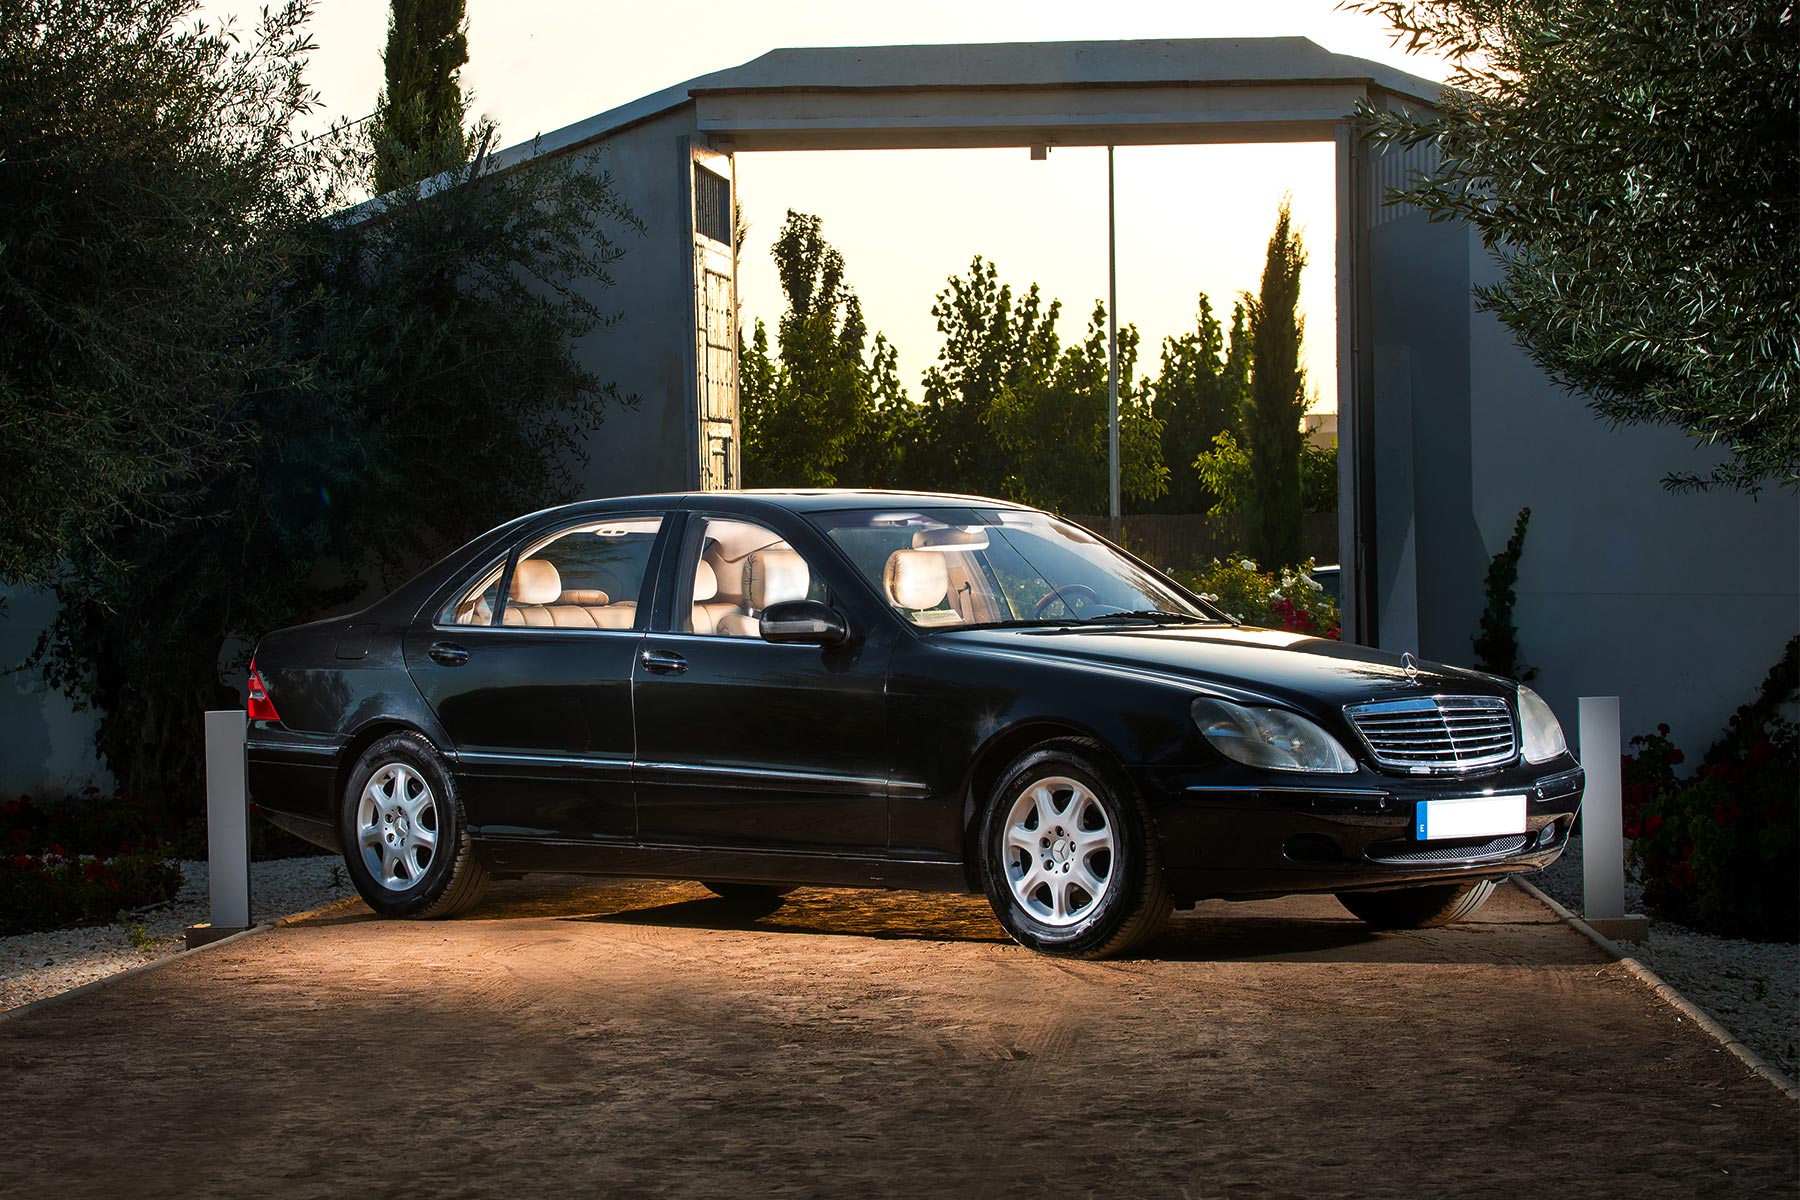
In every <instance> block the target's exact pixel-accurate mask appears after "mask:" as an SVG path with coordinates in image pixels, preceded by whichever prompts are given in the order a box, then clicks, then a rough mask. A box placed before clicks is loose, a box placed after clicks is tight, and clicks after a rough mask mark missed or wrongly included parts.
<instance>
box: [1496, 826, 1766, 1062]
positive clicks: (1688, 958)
mask: <svg viewBox="0 0 1800 1200" xmlns="http://www.w3.org/2000/svg"><path fill="white" fill-rule="evenodd" d="M1526 878H1527V879H1529V880H1530V881H1531V882H1532V883H1534V884H1536V885H1537V886H1538V887H1540V888H1542V889H1543V890H1544V891H1545V892H1546V893H1548V894H1549V895H1551V896H1554V897H1555V898H1556V899H1557V900H1558V901H1559V902H1560V903H1561V904H1562V905H1563V906H1564V907H1566V908H1567V909H1569V910H1570V911H1571V912H1575V913H1579V912H1581V886H1582V885H1581V839H1580V838H1578V837H1577V838H1570V839H1569V848H1568V850H1567V851H1566V852H1565V853H1564V854H1563V856H1562V857H1561V858H1559V859H1557V860H1556V862H1555V863H1553V864H1552V865H1551V867H1550V869H1549V870H1547V871H1543V872H1541V873H1539V874H1537V875H1528V876H1526ZM1625 911H1627V912H1643V911H1644V891H1643V889H1642V888H1640V887H1639V886H1638V885H1637V884H1635V883H1633V882H1632V881H1631V879H1629V878H1627V879H1626V880H1625ZM1636 954H1637V957H1638V959H1639V960H1641V961H1642V962H1643V963H1644V965H1645V966H1647V967H1649V968H1650V969H1651V970H1653V971H1655V972H1656V973H1657V974H1658V975H1661V976H1662V977H1663V979H1665V980H1667V981H1668V983H1669V985H1670V986H1671V987H1673V988H1674V989H1675V990H1676V991H1678V992H1680V993H1681V994H1682V995H1684V996H1686V997H1687V998H1688V999H1689V1000H1692V1001H1693V1002H1694V1003H1695V1004H1697V1005H1699V1006H1700V1007H1701V1008H1702V1009H1704V1010H1705V1011H1706V1012H1707V1013H1709V1014H1711V1016H1712V1017H1713V1019H1714V1020H1716V1021H1718V1022H1719V1024H1721V1025H1723V1026H1724V1027H1725V1028H1727V1029H1729V1030H1731V1032H1732V1033H1734V1034H1736V1035H1737V1037H1738V1040H1740V1041H1742V1042H1743V1043H1744V1044H1745V1045H1746V1046H1749V1047H1750V1048H1751V1049H1752V1050H1755V1051H1756V1052H1757V1053H1758V1054H1760V1055H1762V1056H1763V1058H1764V1059H1766V1060H1767V1061H1768V1062H1769V1063H1770V1064H1771V1065H1773V1066H1775V1067H1778V1068H1780V1069H1781V1070H1782V1071H1784V1072H1785V1073H1786V1074H1787V1076H1788V1078H1789V1079H1800V945H1793V944H1790V943H1786V942H1746V941H1742V940H1740V939H1737V938H1722V937H1714V936H1713V935H1711V934H1707V933H1696V932H1695V931H1694V930H1692V929H1688V928H1685V927H1684V926H1681V925H1677V924H1675V923H1674V922H1672V921H1663V920H1654V921H1652V922H1651V925H1650V938H1649V940H1648V941H1645V942H1640V943H1637V945H1636Z"/></svg>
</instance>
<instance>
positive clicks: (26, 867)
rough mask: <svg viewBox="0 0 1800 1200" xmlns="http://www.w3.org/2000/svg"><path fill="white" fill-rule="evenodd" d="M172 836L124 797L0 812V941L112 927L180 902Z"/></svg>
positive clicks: (25, 801) (94, 792)
mask: <svg viewBox="0 0 1800 1200" xmlns="http://www.w3.org/2000/svg"><path fill="white" fill-rule="evenodd" d="M174 853H175V843H174V841H173V839H172V837H171V831H170V830H168V829H165V828H160V827H158V826H157V825H156V824H155V823H153V822H152V821H151V819H150V818H149V816H148V815H147V813H146V810H145V807H144V806H143V805H142V804H140V803H138V802H137V801H136V800H135V799H133V798H132V797H130V796H126V795H125V794H123V793H122V792H113V793H111V794H102V793H101V791H100V789H99V788H96V787H89V788H85V789H83V791H82V792H81V793H80V794H79V795H76V796H70V797H68V798H67V799H66V800H64V801H63V802H61V803H58V804H54V805H40V804H38V803H37V802H36V801H35V800H33V799H32V798H31V797H30V796H20V797H19V798H18V799H16V800H9V801H7V802H6V803H4V804H0V933H24V932H29V931H31V930H34V929H53V928H55V927H56V926H59V925H68V924H75V923H81V922H91V921H110V920H112V919H113V918H114V917H115V916H116V915H117V914H118V913H119V912H121V911H123V910H126V909H133V908H143V907H144V906H146V905H150V904H160V903H162V902H164V901H167V900H173V899H174V898H175V893H176V891H177V890H178V889H179V888H180V887H181V868H180V867H179V866H178V865H177V864H176V863H175V862H174V861H173V858H174Z"/></svg>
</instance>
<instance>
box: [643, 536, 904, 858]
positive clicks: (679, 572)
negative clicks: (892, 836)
mask: <svg viewBox="0 0 1800 1200" xmlns="http://www.w3.org/2000/svg"><path fill="white" fill-rule="evenodd" d="M681 542H682V544H681V546H680V547H679V552H678V553H677V552H675V547H673V546H671V549H670V552H668V553H666V554H665V556H664V559H665V569H666V570H667V571H668V572H669V573H670V578H669V587H668V588H667V591H668V593H669V596H670V601H669V603H668V605H667V606H664V607H662V608H660V609H659V612H658V614H657V622H656V627H655V629H654V630H653V631H652V632H651V633H650V634H649V635H648V636H647V637H646V638H645V639H644V642H643V646H642V649H641V651H640V653H639V656H638V662H637V664H636V666H635V669H634V675H633V678H634V680H635V694H634V700H635V705H636V710H637V733H638V762H637V780H638V788H637V797H638V834H639V837H640V838H641V839H642V840H643V841H644V842H645V843H646V844H657V845H671V846H690V847H717V848H727V849H742V850H770V851H787V852H802V853H805V852H812V853H833V854H856V855H881V854H884V853H885V851H886V847H887V823H888V813H887V793H888V787H887V782H888V773H889V772H888V762H887V758H888V750H887V738H886V728H887V715H886V683H887V661H888V658H889V656H890V654H891V652H892V649H893V637H894V634H893V631H892V630H889V629H887V628H885V627H883V626H880V625H879V624H875V623H871V622H868V621H866V620H864V621H863V622H862V624H863V625H864V626H865V628H863V629H860V630H859V629H856V628H855V626H854V624H853V625H852V638H851V640H850V642H849V643H847V644H846V645H843V646H837V647H819V646H795V645H775V644H772V643H769V642H765V641H763V640H762V639H761V637H760V635H759V633H758V628H759V622H758V618H757V615H756V614H757V613H758V612H760V611H761V610H763V609H765V608H766V607H768V605H770V604H773V603H777V602H779V601H782V600H792V599H817V600H822V601H824V602H825V603H828V604H833V605H834V607H839V608H840V611H841V610H842V605H841V604H839V603H838V598H837V597H835V596H834V590H833V588H834V584H833V581H832V580H831V579H830V578H829V577H828V576H827V575H825V574H824V573H822V572H821V571H820V569H819V568H820V566H821V565H831V564H830V560H829V557H828V556H827V555H822V554H820V553H818V550H817V548H815V549H814V550H813V551H811V552H807V553H803V552H802V550H800V549H798V548H796V547H795V546H794V545H792V544H790V543H789V542H788V541H787V539H786V538H784V537H783V536H781V535H780V534H778V533H777V532H776V531H775V530H774V529H773V528H772V527H771V526H770V525H768V524H766V523H764V522H761V521H758V520H753V519H750V518H747V517H738V516H732V515H729V514H725V513H710V512H694V513H690V514H689V515H688V517H687V519H686V529H685V531H684V533H683V536H682V539H681ZM858 634H860V635H861V636H857V635H858Z"/></svg>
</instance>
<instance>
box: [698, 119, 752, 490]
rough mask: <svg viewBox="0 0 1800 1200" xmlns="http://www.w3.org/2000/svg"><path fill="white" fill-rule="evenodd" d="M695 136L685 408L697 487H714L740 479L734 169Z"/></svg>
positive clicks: (731, 485) (727, 485) (729, 485)
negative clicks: (689, 391)
mask: <svg viewBox="0 0 1800 1200" xmlns="http://www.w3.org/2000/svg"><path fill="white" fill-rule="evenodd" d="M696 141H697V140H696ZM696 141H690V143H689V151H690V153H689V156H688V172H689V181H688V196H689V210H690V211H691V212H692V214H693V231H694V243H693V258H692V270H691V275H690V278H691V280H692V283H693V287H694V360H693V361H694V392H693V403H692V405H691V407H690V409H689V411H690V412H692V413H693V414H694V416H695V419H696V422H697V429H696V434H697V440H696V448H697V449H698V451H699V455H698V457H699V461H698V463H697V464H696V466H697V467H698V472H697V475H698V484H699V487H700V489H701V490H702V491H717V490H719V489H721V488H734V487H737V486H738V485H739V457H740V455H739V446H738V364H737V341H738V338H737V272H736V269H735V263H734V261H733V257H734V256H733V251H732V232H733V225H734V221H733V219H732V214H733V211H734V210H733V207H732V178H733V176H732V161H731V157H730V156H729V155H725V154H719V153H717V152H716V151H713V150H710V149H708V148H706V147H705V146H702V145H698V144H696Z"/></svg>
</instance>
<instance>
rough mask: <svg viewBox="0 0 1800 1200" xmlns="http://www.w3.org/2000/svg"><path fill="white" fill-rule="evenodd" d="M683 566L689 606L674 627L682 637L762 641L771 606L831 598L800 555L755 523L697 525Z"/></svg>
mask: <svg viewBox="0 0 1800 1200" xmlns="http://www.w3.org/2000/svg"><path fill="white" fill-rule="evenodd" d="M682 563H683V566H682V570H683V572H684V574H685V575H686V578H685V579H684V580H683V584H684V590H686V591H688V593H689V604H688V611H687V614H686V618H685V620H683V619H680V618H679V617H678V618H677V620H676V623H675V624H676V628H677V629H679V630H681V631H682V632H684V633H698V634H705V635H709V636H712V637H737V638H760V637H761V636H762V620H761V616H760V614H761V613H762V611H763V610H764V609H765V608H767V607H769V605H771V604H780V603H782V602H783V601H787V600H818V601H821V602H825V601H828V598H829V592H828V591H827V589H826V587H825V582H824V581H823V580H822V579H820V578H819V576H818V575H817V573H816V572H814V571H813V569H812V567H811V565H810V564H808V563H807V561H806V560H805V559H804V558H802V557H801V556H800V553H799V551H797V550H795V549H794V548H793V547H792V546H790V545H788V543H787V542H786V541H785V540H783V539H782V538H781V536H780V535H779V534H777V533H775V531H774V530H772V529H769V528H768V527H767V526H764V525H758V524H756V523H755V522H753V521H739V520H734V519H728V518H724V517H704V518H701V519H699V520H697V521H695V522H694V527H693V528H692V529H690V531H689V534H688V545H687V553H686V554H685V555H683V557H682ZM677 603H678V604H679V603H680V597H679V595H678V596H677Z"/></svg>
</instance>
